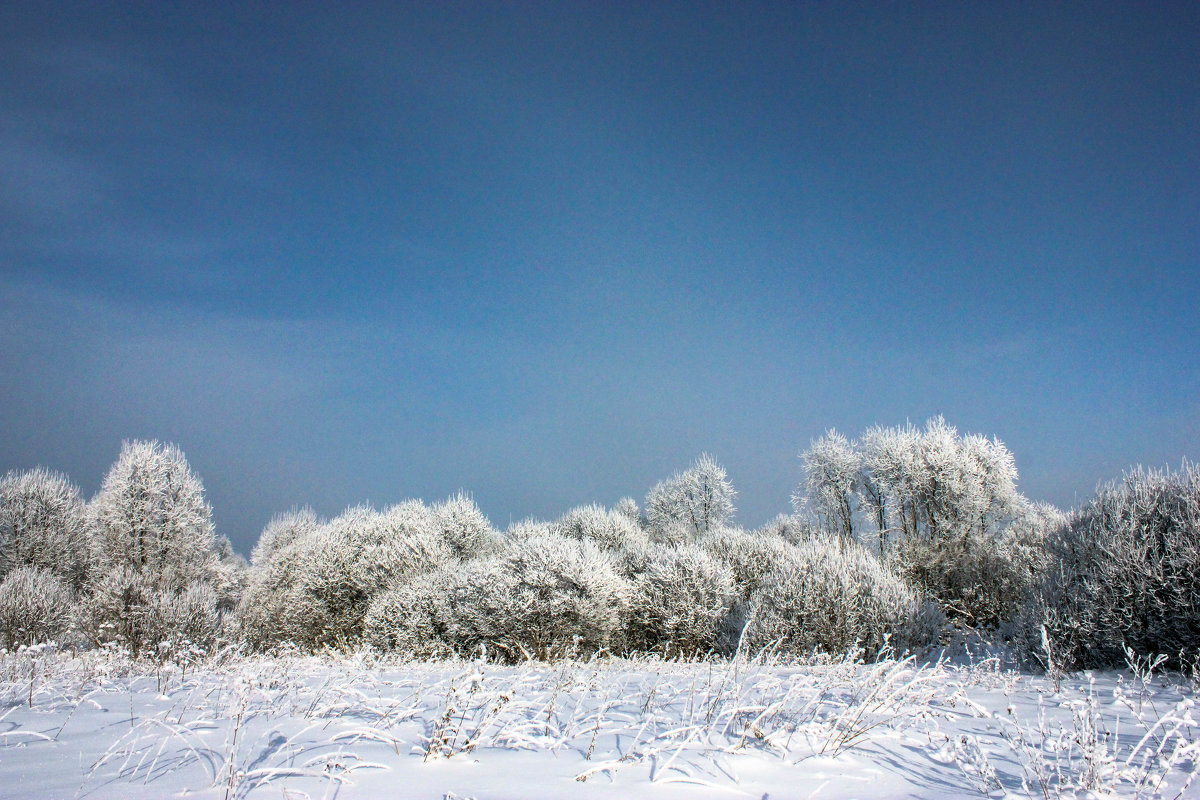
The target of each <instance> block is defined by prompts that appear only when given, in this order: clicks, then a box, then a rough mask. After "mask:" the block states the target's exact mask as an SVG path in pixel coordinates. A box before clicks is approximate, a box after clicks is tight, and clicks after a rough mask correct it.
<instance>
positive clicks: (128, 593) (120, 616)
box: [80, 565, 158, 654]
mask: <svg viewBox="0 0 1200 800" xmlns="http://www.w3.org/2000/svg"><path fill="white" fill-rule="evenodd" d="M157 594H158V591H157V589H156V587H155V585H154V582H153V581H152V580H151V579H150V578H149V577H147V576H146V574H145V573H144V572H143V571H142V570H140V569H135V568H134V567H131V566H128V565H121V566H114V567H110V568H109V569H108V570H105V571H104V572H97V573H95V574H94V575H93V576H92V578H91V580H90V581H89V582H88V587H87V590H86V594H85V595H84V597H83V600H82V603H81V604H80V615H81V620H80V633H81V634H82V635H83V636H84V637H86V638H87V639H88V640H89V641H91V642H92V643H93V644H97V645H104V644H110V643H113V644H118V645H121V646H122V647H125V648H127V649H128V650H129V651H130V652H132V653H135V654H136V653H140V652H142V651H143V650H145V649H146V648H147V647H148V646H155V645H157V642H156V641H152V639H153V635H154V631H153V630H152V620H151V608H152V606H153V605H154V601H155V598H156V596H157Z"/></svg>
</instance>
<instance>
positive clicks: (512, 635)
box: [442, 536, 631, 660]
mask: <svg viewBox="0 0 1200 800" xmlns="http://www.w3.org/2000/svg"><path fill="white" fill-rule="evenodd" d="M630 594H631V589H630V586H629V584H628V582H626V581H625V580H624V579H623V578H622V577H621V575H620V574H619V573H618V572H617V569H616V566H615V564H614V563H613V560H612V558H611V557H610V556H609V555H608V554H607V553H605V552H604V551H603V550H601V549H600V548H599V547H597V546H596V545H595V544H593V543H592V542H590V541H577V540H574V539H568V538H566V537H564V536H531V537H528V538H524V539H520V540H516V541H513V542H511V543H510V544H509V546H508V548H507V549H506V550H505V551H504V552H503V553H502V554H500V555H497V556H494V557H491V558H486V559H480V560H477V561H474V562H471V563H469V564H467V565H466V566H465V568H464V570H463V571H462V572H461V573H459V574H458V575H457V576H456V579H455V580H454V583H453V585H452V586H451V589H450V592H449V593H448V596H447V601H448V603H447V607H446V611H445V613H446V614H447V618H446V619H445V620H444V623H443V626H442V627H443V629H444V630H446V632H447V633H446V636H447V638H448V639H449V641H450V642H451V643H452V644H453V645H454V646H455V647H456V649H458V651H459V652H460V653H463V654H464V655H466V654H471V653H474V652H477V651H478V650H479V648H480V647H481V646H484V647H486V649H487V650H488V652H491V653H500V654H503V657H505V658H508V659H518V660H519V659H521V658H524V657H527V656H534V657H539V658H549V657H554V656H560V655H564V654H566V653H577V654H581V655H586V654H589V653H594V652H596V651H598V650H601V649H604V648H610V647H612V646H613V645H614V644H617V643H618V642H619V640H620V635H621V632H622V629H623V625H624V622H625V618H626V615H627V612H628V608H629V601H630Z"/></svg>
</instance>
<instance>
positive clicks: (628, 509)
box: [613, 497, 644, 527]
mask: <svg viewBox="0 0 1200 800" xmlns="http://www.w3.org/2000/svg"><path fill="white" fill-rule="evenodd" d="M613 511H615V512H616V513H618V514H620V515H621V516H622V517H625V518H626V519H627V520H629V521H630V522H632V523H633V524H634V525H637V526H638V527H641V525H642V523H643V522H644V520H643V519H642V511H641V509H639V508H638V504H637V501H636V500H634V499H633V498H632V497H622V498H621V499H620V500H618V501H617V504H616V505H615V506H613Z"/></svg>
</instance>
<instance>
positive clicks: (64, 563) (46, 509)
mask: <svg viewBox="0 0 1200 800" xmlns="http://www.w3.org/2000/svg"><path fill="white" fill-rule="evenodd" d="M86 528H87V523H86V518H85V516H84V504H83V500H82V499H80V497H79V489H78V488H77V487H76V486H75V485H74V484H72V483H71V482H70V480H68V479H67V477H66V476H65V475H61V474H59V473H57V472H50V471H48V470H45V469H41V468H38V469H34V470H30V471H28V472H10V473H8V474H7V475H5V476H4V478H3V479H0V576H3V575H5V574H6V573H8V572H9V571H11V570H14V569H17V568H18V567H37V568H39V569H42V570H45V571H47V572H51V573H54V574H55V575H57V576H59V577H60V578H62V579H63V580H64V581H66V582H67V584H68V585H70V586H73V587H75V588H78V587H79V586H80V585H82V583H83V580H84V577H85V575H86V572H87V567H88V564H89V562H90V560H91V555H90V552H89V549H88V540H87V530H86Z"/></svg>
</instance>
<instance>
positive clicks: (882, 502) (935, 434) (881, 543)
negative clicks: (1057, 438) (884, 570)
mask: <svg viewBox="0 0 1200 800" xmlns="http://www.w3.org/2000/svg"><path fill="white" fill-rule="evenodd" d="M802 459H803V460H804V463H805V480H804V482H803V483H802V484H801V486H800V488H799V490H798V491H797V494H796V497H795V498H794V500H795V501H796V503H797V508H798V510H799V509H800V508H807V509H810V510H813V511H815V512H816V520H817V522H818V524H819V525H820V526H821V527H823V528H825V529H826V530H828V531H830V532H832V533H835V534H837V535H839V536H841V537H842V538H843V539H849V534H850V532H851V531H852V530H854V529H856V528H857V530H858V531H859V532H860V535H861V536H862V538H863V540H864V541H867V540H874V541H875V542H877V547H878V552H879V553H880V554H881V555H883V556H885V557H886V558H888V559H889V560H890V562H891V563H892V564H893V565H895V567H896V568H897V569H898V570H899V571H900V572H901V573H902V574H903V575H904V576H905V577H906V578H907V579H908V580H909V581H910V582H911V583H913V584H914V585H915V586H916V587H917V588H919V589H921V590H922V591H924V592H927V593H929V594H931V595H932V596H934V597H936V598H937V599H938V600H939V601H940V602H941V603H942V604H943V605H944V606H945V608H946V610H947V611H948V612H949V613H950V614H951V615H952V616H953V617H954V618H955V619H957V620H959V621H960V622H963V623H965V624H967V625H971V626H978V625H988V626H991V625H995V624H997V623H998V622H999V621H1001V619H1002V618H1008V617H1010V616H1011V615H1012V614H1014V613H1015V612H1016V610H1017V609H1018V608H1019V605H1020V596H1019V594H1014V593H1015V592H1018V590H1019V589H1020V588H1021V587H1025V588H1026V589H1027V588H1028V585H1029V580H1028V569H1027V565H1025V566H1023V565H1022V563H1021V559H1022V558H1025V557H1026V556H1028V555H1029V553H1028V551H1027V550H1026V551H1021V552H1018V551H1017V550H1016V549H1014V548H1015V547H1016V546H1017V544H1018V539H1017V538H1015V537H1014V535H1013V534H1014V533H1015V531H1016V530H1018V529H1021V526H1025V527H1026V528H1028V525H1027V524H1026V521H1027V519H1029V514H1030V513H1031V511H1030V509H1031V508H1032V506H1031V504H1030V503H1029V502H1028V501H1027V500H1026V499H1025V498H1024V497H1022V496H1021V494H1020V493H1019V492H1018V491H1017V488H1016V479H1017V470H1016V465H1015V461H1014V459H1013V456H1012V453H1011V452H1009V450H1008V449H1007V448H1006V447H1005V446H1004V444H1003V443H1001V442H1000V441H999V440H997V439H995V438H988V437H984V436H979V435H974V434H969V435H965V436H961V435H959V433H958V431H957V430H956V429H955V428H954V427H952V426H950V425H948V424H946V421H945V420H944V419H942V418H941V417H934V418H933V419H931V420H929V421H928V422H927V423H926V424H925V427H924V428H923V429H918V428H914V427H913V426H911V425H906V426H904V427H899V428H883V427H874V428H871V429H869V430H868V431H867V432H866V433H865V434H863V436H862V438H861V439H859V440H857V441H853V442H851V441H848V440H847V439H845V437H842V436H841V435H840V434H836V433H835V432H833V431H830V432H829V433H828V434H826V436H824V437H822V439H819V440H817V441H816V442H814V443H813V447H812V449H810V450H809V451H807V452H806V453H804V454H803V455H802ZM872 529H873V530H872Z"/></svg>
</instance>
